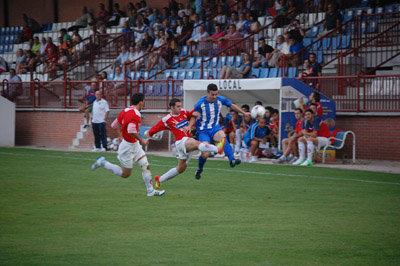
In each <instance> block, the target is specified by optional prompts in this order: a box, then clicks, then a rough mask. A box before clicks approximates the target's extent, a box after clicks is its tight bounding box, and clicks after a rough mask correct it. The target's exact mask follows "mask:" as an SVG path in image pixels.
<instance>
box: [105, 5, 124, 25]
mask: <svg viewBox="0 0 400 266" xmlns="http://www.w3.org/2000/svg"><path fill="white" fill-rule="evenodd" d="M121 17H126V14H125V12H123V11H122V10H120V9H119V4H118V3H114V6H113V12H112V15H111V17H110V18H109V19H108V21H107V23H106V26H107V27H111V26H118V25H119V20H120V19H121Z"/></svg>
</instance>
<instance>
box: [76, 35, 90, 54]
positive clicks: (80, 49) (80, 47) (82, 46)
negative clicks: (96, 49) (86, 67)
mask: <svg viewBox="0 0 400 266" xmlns="http://www.w3.org/2000/svg"><path fill="white" fill-rule="evenodd" d="M74 44H75V52H74V54H73V57H74V58H77V59H79V58H81V57H82V56H84V55H85V54H86V51H87V50H88V48H87V41H83V40H82V38H81V36H79V35H78V36H76V37H75V39H74Z"/></svg>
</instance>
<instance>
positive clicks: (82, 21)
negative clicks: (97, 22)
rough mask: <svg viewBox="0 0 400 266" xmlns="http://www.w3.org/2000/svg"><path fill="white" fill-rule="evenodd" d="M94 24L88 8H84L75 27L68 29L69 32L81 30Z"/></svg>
mask: <svg viewBox="0 0 400 266" xmlns="http://www.w3.org/2000/svg"><path fill="white" fill-rule="evenodd" d="M92 23H93V16H92V14H90V13H89V11H88V9H87V7H86V6H84V7H83V8H82V16H80V17H79V18H78V19H77V20H76V21H75V25H74V26H72V27H69V28H68V31H73V30H79V29H81V28H86V27H87V25H88V24H92Z"/></svg>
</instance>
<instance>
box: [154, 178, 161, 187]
mask: <svg viewBox="0 0 400 266" xmlns="http://www.w3.org/2000/svg"><path fill="white" fill-rule="evenodd" d="M154 180H155V181H156V182H155V183H154V188H155V189H159V188H160V187H161V183H160V176H159V175H156V176H155V177H154Z"/></svg>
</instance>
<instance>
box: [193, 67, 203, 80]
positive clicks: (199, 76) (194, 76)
mask: <svg viewBox="0 0 400 266" xmlns="http://www.w3.org/2000/svg"><path fill="white" fill-rule="evenodd" d="M193 79H201V72H200V70H199V69H197V70H194V73H193Z"/></svg>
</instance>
